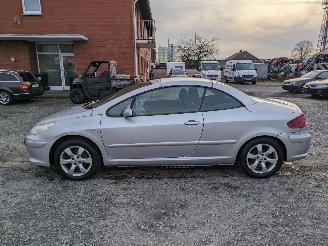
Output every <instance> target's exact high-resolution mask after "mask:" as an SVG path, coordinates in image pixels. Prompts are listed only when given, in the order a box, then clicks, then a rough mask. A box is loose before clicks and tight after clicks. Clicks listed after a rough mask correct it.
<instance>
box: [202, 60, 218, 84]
mask: <svg viewBox="0 0 328 246" xmlns="http://www.w3.org/2000/svg"><path fill="white" fill-rule="evenodd" d="M199 71H200V75H201V77H202V78H204V79H210V80H219V81H221V70H220V64H219V62H217V61H201V62H200V68H199Z"/></svg>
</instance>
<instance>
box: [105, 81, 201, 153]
mask: <svg viewBox="0 0 328 246" xmlns="http://www.w3.org/2000/svg"><path fill="white" fill-rule="evenodd" d="M204 91H205V89H204V88H202V87H193V86H182V87H180V86H179V87H176V86H175V87H165V88H160V89H155V90H152V91H148V92H145V93H143V94H140V95H137V96H135V97H133V98H130V99H128V100H126V101H124V102H121V103H119V104H117V105H115V106H114V107H112V108H110V109H109V110H108V111H107V115H106V116H104V117H103V119H102V126H101V128H102V129H101V132H102V137H103V142H104V145H105V147H106V149H107V151H108V153H109V155H110V156H111V157H112V158H113V159H152V158H178V157H187V156H188V155H190V154H191V153H192V152H193V151H194V149H195V148H196V146H197V144H198V141H199V139H200V136H201V133H202V128H203V114H202V113H201V112H199V108H200V105H201V101H202V97H203V94H204ZM126 107H131V108H132V109H133V112H134V116H133V117H129V118H124V117H122V116H121V112H122V111H123V110H124V109H125V108H126Z"/></svg>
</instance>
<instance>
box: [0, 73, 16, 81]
mask: <svg viewBox="0 0 328 246" xmlns="http://www.w3.org/2000/svg"><path fill="white" fill-rule="evenodd" d="M0 81H1V82H4V81H5V82H19V80H18V79H17V78H16V77H15V76H13V75H11V74H8V73H0Z"/></svg>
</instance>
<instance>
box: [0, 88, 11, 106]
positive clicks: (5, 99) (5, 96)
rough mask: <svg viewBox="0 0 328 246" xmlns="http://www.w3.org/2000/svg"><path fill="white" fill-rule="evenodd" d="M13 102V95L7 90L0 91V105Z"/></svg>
mask: <svg viewBox="0 0 328 246" xmlns="http://www.w3.org/2000/svg"><path fill="white" fill-rule="evenodd" d="M12 103H13V97H12V95H11V94H10V93H9V92H8V91H0V105H4V106H7V105H10V104H12Z"/></svg>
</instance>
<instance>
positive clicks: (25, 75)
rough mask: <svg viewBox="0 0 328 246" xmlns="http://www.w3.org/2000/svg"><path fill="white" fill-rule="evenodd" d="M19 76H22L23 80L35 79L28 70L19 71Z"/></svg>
mask: <svg viewBox="0 0 328 246" xmlns="http://www.w3.org/2000/svg"><path fill="white" fill-rule="evenodd" d="M19 76H21V77H22V79H23V81H24V82H32V81H37V80H36V78H35V77H34V76H33V75H32V74H31V73H28V72H20V73H19Z"/></svg>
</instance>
